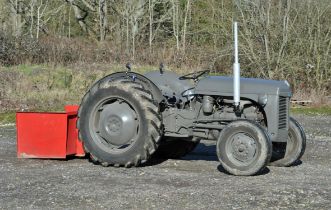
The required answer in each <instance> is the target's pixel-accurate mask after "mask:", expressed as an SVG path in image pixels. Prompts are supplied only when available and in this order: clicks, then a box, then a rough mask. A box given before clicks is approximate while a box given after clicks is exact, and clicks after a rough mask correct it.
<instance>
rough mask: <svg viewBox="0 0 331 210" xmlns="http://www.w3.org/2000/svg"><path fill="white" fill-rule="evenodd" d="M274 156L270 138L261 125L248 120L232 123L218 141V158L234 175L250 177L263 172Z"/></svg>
mask: <svg viewBox="0 0 331 210" xmlns="http://www.w3.org/2000/svg"><path fill="white" fill-rule="evenodd" d="M271 154H272V143H271V140H270V137H269V135H268V133H267V131H265V130H264V129H263V128H262V127H261V126H260V125H258V124H257V123H254V122H251V121H247V120H237V121H234V122H231V123H230V124H228V125H227V127H226V128H224V129H223V130H222V132H221V133H220V135H219V138H218V141H217V156H218V159H219V161H220V162H221V165H222V166H223V168H224V169H225V170H226V171H227V172H229V173H230V174H233V175H239V176H250V175H255V174H257V173H259V172H261V171H262V170H263V169H264V168H265V167H266V165H267V164H268V163H269V161H270V158H271Z"/></svg>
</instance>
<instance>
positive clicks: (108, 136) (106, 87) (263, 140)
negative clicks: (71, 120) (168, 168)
mask: <svg viewBox="0 0 331 210" xmlns="http://www.w3.org/2000/svg"><path fill="white" fill-rule="evenodd" d="M235 25H236V24H235ZM236 28H237V27H234V29H235V30H234V32H235V64H234V77H233V78H231V77H222V76H208V73H209V71H208V70H206V71H197V72H194V73H190V74H186V75H183V76H179V75H177V74H176V73H174V72H171V71H165V70H164V68H163V66H161V67H160V69H159V70H156V71H152V72H148V73H146V74H145V75H141V74H138V73H135V72H132V71H131V68H130V66H127V67H128V70H127V71H124V72H118V73H114V74H111V75H108V76H106V77H104V78H102V79H100V80H99V81H97V82H96V83H95V84H94V85H93V86H92V87H91V88H90V90H89V91H88V92H87V93H86V95H85V96H84V98H83V100H82V102H81V105H80V108H79V112H78V120H77V127H78V130H79V138H80V139H81V140H82V141H83V143H84V149H85V151H86V152H88V153H89V154H90V157H91V160H92V161H94V162H96V163H100V164H101V165H103V166H109V165H112V166H125V167H131V166H138V165H140V164H141V163H144V162H146V161H147V160H148V159H149V158H150V157H151V156H152V154H154V153H156V154H157V155H159V156H163V157H169V158H179V157H181V156H183V155H186V154H187V153H189V152H190V151H192V150H193V149H194V148H195V146H196V145H197V144H198V143H199V141H200V140H201V139H204V140H214V141H216V142H217V143H216V147H217V156H218V158H219V161H220V162H221V165H222V166H223V168H224V169H225V170H226V171H227V172H229V173H230V174H234V175H254V174H257V173H259V172H261V170H263V169H264V168H265V167H266V166H267V165H268V164H270V165H274V166H290V165H292V164H294V163H295V162H296V161H297V160H298V159H300V158H301V156H302V155H303V153H304V150H305V144H306V137H305V133H304V131H303V128H302V127H301V126H300V125H299V123H298V122H297V121H296V120H294V119H293V118H291V117H290V116H289V108H290V107H289V106H290V105H289V102H290V97H291V89H290V85H289V84H288V82H287V81H275V80H263V79H252V78H240V73H239V70H240V69H239V63H238V50H237V49H238V48H237V30H236Z"/></svg>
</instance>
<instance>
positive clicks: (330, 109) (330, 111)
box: [291, 106, 331, 116]
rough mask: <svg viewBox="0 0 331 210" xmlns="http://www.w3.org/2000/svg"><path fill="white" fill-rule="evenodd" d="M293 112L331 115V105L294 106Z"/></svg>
mask: <svg viewBox="0 0 331 210" xmlns="http://www.w3.org/2000/svg"><path fill="white" fill-rule="evenodd" d="M291 113H293V114H305V115H324V116H328V115H331V106H321V107H292V108H291Z"/></svg>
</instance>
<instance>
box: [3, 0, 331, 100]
mask: <svg viewBox="0 0 331 210" xmlns="http://www.w3.org/2000/svg"><path fill="white" fill-rule="evenodd" d="M234 20H237V21H238V22H239V26H240V28H239V35H240V37H239V41H240V63H241V67H242V74H243V76H249V77H260V78H269V79H287V80H288V81H289V82H290V83H291V84H292V85H293V87H294V88H295V89H302V90H306V91H312V90H313V91H314V92H316V93H318V94H329V92H330V88H331V87H330V86H331V79H330V78H331V56H330V55H331V54H330V47H331V36H330V35H331V1H330V0H1V1H0V63H1V65H3V66H12V65H19V64H25V63H29V64H41V63H43V64H44V63H46V64H49V63H51V64H56V65H64V66H65V65H70V64H74V63H109V64H119V63H121V64H125V63H126V62H128V61H131V62H133V63H134V64H140V65H155V66H157V65H158V64H159V63H160V62H164V63H165V64H166V65H167V66H170V67H173V68H184V69H189V70H193V69H195V70H201V69H211V70H213V71H214V72H215V73H218V74H225V75H230V74H231V71H232V59H233V56H232V55H233V50H232V49H233V48H232V40H233V38H232V23H233V21H234Z"/></svg>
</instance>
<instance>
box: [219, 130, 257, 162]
mask: <svg viewBox="0 0 331 210" xmlns="http://www.w3.org/2000/svg"><path fill="white" fill-rule="evenodd" d="M225 147H226V153H227V156H228V158H229V160H230V161H231V162H233V163H234V164H235V165H238V166H247V165H249V164H251V163H252V162H253V161H254V160H255V159H256V152H257V145H256V141H255V139H254V138H253V137H251V136H250V135H248V134H247V133H236V134H234V135H232V136H231V137H230V138H229V140H228V141H227V143H226V146H225Z"/></svg>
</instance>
